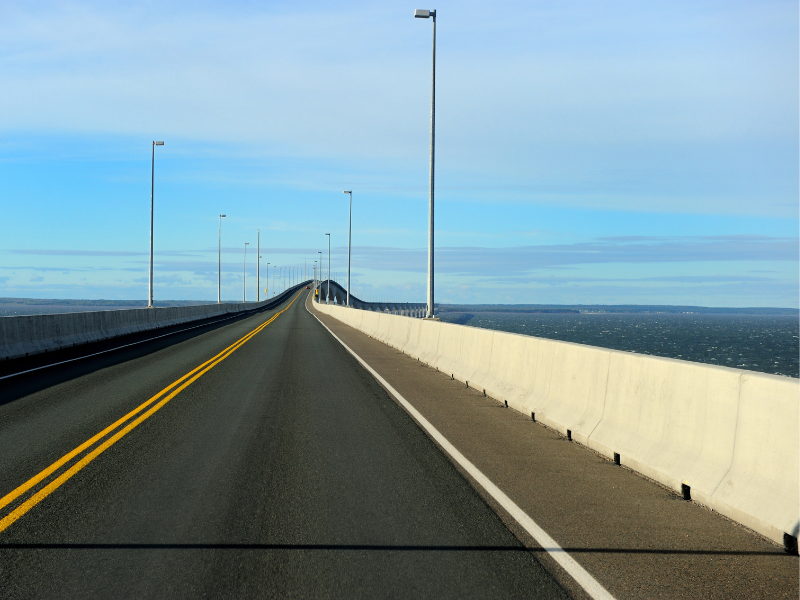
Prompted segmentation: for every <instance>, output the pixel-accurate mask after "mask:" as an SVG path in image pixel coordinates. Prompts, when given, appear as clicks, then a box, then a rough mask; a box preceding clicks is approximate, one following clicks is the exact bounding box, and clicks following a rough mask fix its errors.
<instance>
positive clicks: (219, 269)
mask: <svg viewBox="0 0 800 600" xmlns="http://www.w3.org/2000/svg"><path fill="white" fill-rule="evenodd" d="M224 218H225V215H220V216H219V246H218V250H217V304H219V303H220V302H222V219H224Z"/></svg>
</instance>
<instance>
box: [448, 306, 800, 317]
mask: <svg viewBox="0 0 800 600" xmlns="http://www.w3.org/2000/svg"><path fill="white" fill-rule="evenodd" d="M438 309H439V312H442V313H446V312H449V313H454V312H470V313H476V312H479V313H517V314H609V313H616V314H642V313H645V314H700V315H714V314H716V315H768V316H788V317H798V318H800V309H797V308H777V307H747V308H732V307H711V306H671V305H643V304H565V305H558V304H440V305H438Z"/></svg>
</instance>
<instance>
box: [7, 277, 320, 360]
mask: <svg viewBox="0 0 800 600" xmlns="http://www.w3.org/2000/svg"><path fill="white" fill-rule="evenodd" d="M304 286H305V284H303V285H302V286H295V287H294V288H292V289H291V290H287V291H286V292H284V293H283V294H281V295H280V296H275V297H274V298H270V299H269V300H264V301H263V302H253V303H249V304H243V303H225V304H201V305H198V306H170V307H163V308H133V309H123V310H102V311H88V312H74V313H57V314H47V315H22V316H16V317H0V360H6V359H13V358H20V357H24V356H31V355H33V354H39V353H42V352H53V351H55V350H61V349H63V348H69V347H72V346H79V345H81V344H87V343H90V342H97V341H100V340H106V339H109V338H113V337H119V336H121V335H127V334H130V333H137V332H141V331H149V330H152V329H160V328H162V327H169V326H171V325H179V324H181V323H189V322H191V321H198V320H201V319H208V318H211V317H215V316H219V315H224V314H230V313H240V312H244V311H249V310H255V309H259V308H264V307H266V306H269V305H270V304H272V303H279V302H282V301H283V300H284V299H285V298H286V297H287V296H288V295H290V294H292V293H294V291H295V290H296V289H299V288H300V287H304Z"/></svg>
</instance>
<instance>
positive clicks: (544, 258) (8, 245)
mask: <svg viewBox="0 0 800 600" xmlns="http://www.w3.org/2000/svg"><path fill="white" fill-rule="evenodd" d="M418 7H419V6H417V5H412V4H407V3H403V2H379V1H372V2H362V3H359V2H312V1H302V0H301V1H299V2H297V1H294V2H282V1H278V2H267V3H264V2H249V1H242V2H225V3H211V2H202V1H201V2H191V3H190V2H185V3H181V2H169V1H160V2H137V3H127V2H24V3H23V2H5V3H0V89H2V93H0V208H2V213H3V219H2V221H1V223H2V225H0V227H2V236H0V296H2V297H29V298H72V299H76V298H86V299H146V298H147V283H148V262H149V228H150V184H151V151H152V141H153V140H164V142H165V145H164V146H163V147H157V148H156V149H155V150H156V152H155V180H154V188H155V201H154V202H155V213H154V221H155V227H154V240H155V241H154V246H155V257H154V265H155V266H154V295H155V298H156V300H208V301H216V298H217V284H218V277H219V272H218V250H219V247H218V234H219V222H220V219H219V215H220V214H225V215H227V217H226V218H225V219H223V220H222V242H221V256H222V259H221V260H222V266H221V280H222V284H221V285H222V297H223V299H229V300H241V298H242V296H243V292H244V291H245V290H246V293H247V299H248V300H254V299H255V298H256V292H257V287H256V285H257V271H256V263H257V249H258V247H259V246H260V255H261V257H262V258H261V260H260V263H261V273H260V276H258V283H259V284H260V288H261V289H260V292H259V294H260V295H261V297H262V298H263V295H264V293H265V290H264V288H267V287H268V288H269V291H268V293H269V294H270V295H272V293H273V291H275V290H276V289H279V287H280V285H281V284H280V283H279V282H278V281H277V275H278V273H279V272H278V271H276V270H275V267H280V268H281V271H280V273H283V272H284V271H283V269H284V268H286V267H295V268H299V270H300V271H302V270H303V268H304V265H305V268H308V272H311V266H312V265H313V264H314V263H313V261H314V260H317V259H318V257H320V256H322V257H323V262H324V263H325V269H326V270H327V262H328V241H327V240H328V239H327V237H326V236H325V233H330V234H331V255H330V261H331V271H332V273H333V274H334V276H335V278H336V279H338V280H339V281H341V282H342V283H345V282H346V274H347V237H348V196H347V195H345V194H342V190H345V189H347V190H353V208H352V250H351V280H352V283H351V289H352V293H353V294H354V295H356V296H358V297H361V298H363V299H366V300H394V301H409V302H423V301H424V300H425V293H426V292H425V290H426V287H425V286H426V269H427V241H428V235H427V234H428V230H427V228H428V188H429V183H428V177H429V144H430V101H431V88H430V86H431V33H432V32H431V29H432V23H431V21H430V20H424V19H414V18H413V10H414V9H415V8H418ZM431 8H436V9H437V47H436V178H435V184H436V185H435V198H436V204H435V206H436V225H435V266H436V270H435V272H436V275H435V289H436V301H437V302H442V303H534V304H680V305H700V306H731V307H742V306H775V307H795V308H796V307H798V303H799V302H800V299H799V296H800V293H799V292H798V288H799V286H800V282H799V278H798V269H799V266H800V262H799V260H800V252H799V251H798V237H800V225H799V223H800V216H799V215H798V195H799V193H800V188H799V185H798V178H799V176H800V173H799V169H798V164H799V163H800V148H799V145H800V134H799V127H800V124H799V122H798V114H799V113H800V99H799V98H798V89H799V87H800V82H799V80H798V69H799V65H798V55H799V53H800V49H799V46H798V4H797V2H796V1H793V2H788V1H787V2H785V1H770V0H763V1H759V2H750V1H747V2H737V1H730V2H703V1H697V0H693V1H686V2H681V1H674V2H660V1H658V0H653V1H650V2H644V3H642V2H625V1H620V2H599V1H580V0H576V1H574V2H563V1H556V0H554V1H547V2H544V1H543V2H537V1H527V2H502V1H501V2H493V3H490V4H486V3H485V2H481V3H478V2H471V1H465V0H460V1H458V2H439V3H438V4H437V5H436V6H433V7H431ZM259 230H260V234H259V233H258V232H259ZM259 235H260V238H259ZM259 240H260V241H259ZM245 243H249V246H247V254H246V257H245ZM318 252H322V254H321V255H319V254H318ZM245 261H246V262H245ZM267 263H269V265H267ZM268 273H269V277H268ZM245 274H246V276H247V278H246V288H244V283H245V282H244V275H245Z"/></svg>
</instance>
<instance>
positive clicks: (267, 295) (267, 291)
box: [264, 263, 269, 300]
mask: <svg viewBox="0 0 800 600" xmlns="http://www.w3.org/2000/svg"><path fill="white" fill-rule="evenodd" d="M264 300H269V263H267V287H266V288H264Z"/></svg>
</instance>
